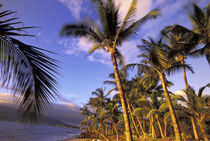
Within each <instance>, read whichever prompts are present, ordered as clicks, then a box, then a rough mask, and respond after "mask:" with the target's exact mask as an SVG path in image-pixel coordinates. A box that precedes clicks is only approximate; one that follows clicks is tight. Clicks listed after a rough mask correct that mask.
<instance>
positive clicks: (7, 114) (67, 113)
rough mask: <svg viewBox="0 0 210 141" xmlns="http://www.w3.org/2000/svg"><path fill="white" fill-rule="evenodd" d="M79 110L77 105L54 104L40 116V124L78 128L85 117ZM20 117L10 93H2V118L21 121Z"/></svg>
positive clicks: (0, 97)
mask: <svg viewBox="0 0 210 141" xmlns="http://www.w3.org/2000/svg"><path fill="white" fill-rule="evenodd" d="M79 112H80V111H79V107H77V106H72V105H71V106H68V105H64V104H54V105H53V108H52V110H48V111H47V112H45V113H44V114H43V115H42V117H41V118H39V120H38V124H45V125H52V126H62V127H72V128H76V127H78V126H79V123H80V121H81V120H82V119H83V116H82V115H80V113H79ZM20 119H21V116H20V114H19V113H18V112H17V105H16V104H15V103H14V102H12V100H11V97H10V95H9V94H0V120H4V121H20Z"/></svg>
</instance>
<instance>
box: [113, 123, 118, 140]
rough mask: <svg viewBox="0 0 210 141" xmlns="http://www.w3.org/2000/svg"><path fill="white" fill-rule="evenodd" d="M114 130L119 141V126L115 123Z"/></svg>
mask: <svg viewBox="0 0 210 141" xmlns="http://www.w3.org/2000/svg"><path fill="white" fill-rule="evenodd" d="M114 130H115V133H116V138H117V141H119V134H118V131H117V125H116V123H114Z"/></svg>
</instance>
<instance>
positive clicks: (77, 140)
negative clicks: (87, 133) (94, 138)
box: [65, 138, 90, 141]
mask: <svg viewBox="0 0 210 141" xmlns="http://www.w3.org/2000/svg"><path fill="white" fill-rule="evenodd" d="M65 141H90V139H80V138H74V139H67V140H65Z"/></svg>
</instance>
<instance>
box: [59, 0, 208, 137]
mask: <svg viewBox="0 0 210 141" xmlns="http://www.w3.org/2000/svg"><path fill="white" fill-rule="evenodd" d="M94 3H95V5H96V6H97V9H98V13H99V17H100V21H101V25H97V24H96V23H91V24H88V22H83V23H78V24H67V25H65V26H63V28H62V30H61V36H67V37H68V36H75V37H86V38H88V39H89V41H90V42H91V43H93V47H92V48H91V49H90V51H89V53H93V52H94V51H95V50H98V49H102V50H104V51H106V52H108V53H110V56H111V60H112V63H113V69H114V73H113V74H110V77H111V78H113V79H114V80H111V81H105V83H109V84H114V86H115V87H114V88H113V89H111V90H110V91H109V92H108V93H107V95H108V94H110V93H111V91H115V92H116V94H115V96H114V97H113V98H112V99H110V98H107V97H106V95H104V91H103V89H97V90H96V91H95V92H93V94H95V95H96V96H97V97H94V98H90V100H89V102H88V104H87V105H86V106H85V107H83V108H82V109H81V110H82V111H83V112H82V113H85V116H86V118H85V120H84V121H82V127H83V128H84V129H85V130H86V131H88V132H91V133H92V134H90V136H91V135H94V136H100V137H102V138H104V139H106V140H108V136H109V135H114V134H116V138H117V140H118V139H119V135H122V134H124V135H125V139H126V141H132V140H133V137H134V135H135V137H136V136H137V137H140V136H141V135H143V136H144V137H146V135H148V134H151V136H152V137H153V138H156V137H161V138H162V139H166V138H167V137H169V136H174V135H175V139H176V140H182V136H184V134H189V132H186V131H185V130H184V129H186V128H185V127H190V126H192V127H193V133H194V136H193V137H191V138H195V139H196V140H198V139H201V138H203V139H205V140H208V133H207V129H208V127H207V126H208V125H209V124H206V123H207V122H208V118H209V115H208V97H207V96H202V94H198V95H197V94H196V93H195V91H194V90H193V89H192V88H191V87H190V86H189V84H188V81H187V76H186V70H190V71H191V72H193V68H192V67H191V66H190V65H188V64H186V61H185V59H186V58H187V57H200V56H206V58H207V61H208V62H209V63H210V57H209V56H210V45H209V42H210V37H209V35H210V34H209V33H210V22H209V13H210V4H208V6H207V7H206V8H204V9H200V8H199V7H198V6H197V5H196V4H193V7H194V13H193V14H190V15H189V17H190V19H191V21H192V23H193V25H194V26H193V29H191V30H190V29H187V28H185V27H183V26H181V25H172V26H167V27H165V28H164V29H163V30H162V31H161V35H162V37H161V39H160V40H158V41H154V40H153V39H152V38H149V39H148V40H146V39H142V43H143V45H139V46H138V47H139V49H140V51H141V54H140V55H139V56H138V57H140V59H141V61H140V63H139V64H128V65H126V66H124V63H123V56H122V54H121V53H120V51H119V47H120V45H121V44H122V42H124V41H127V40H129V39H131V37H133V36H134V35H135V34H136V32H137V30H138V29H139V27H140V26H141V25H142V24H143V23H144V22H146V21H147V20H148V19H151V18H155V17H157V16H158V15H159V10H158V9H155V10H152V11H151V12H149V13H148V14H147V15H146V16H144V17H143V18H141V19H139V20H134V15H135V12H136V3H137V0H132V2H131V5H130V8H129V10H128V12H127V14H126V16H125V17H124V19H123V20H120V17H119V7H117V6H116V5H115V4H114V1H113V0H96V1H94ZM134 67H137V70H138V73H137V74H136V76H135V77H134V78H132V80H129V79H127V74H128V70H129V69H133V68H134ZM180 69H182V70H183V76H184V82H185V87H186V89H185V90H184V92H185V94H186V95H187V98H185V97H183V96H176V95H174V94H173V93H172V92H170V91H169V90H168V87H170V86H171V85H172V82H169V81H168V80H167V76H168V75H171V74H173V73H174V72H176V71H178V70H180ZM207 86H209V84H208V85H207ZM204 88H205V87H204ZM180 102H182V103H181V104H180ZM186 111H187V112H186ZM113 118H114V119H113ZM183 119H184V120H183ZM180 120H182V121H180ZM169 121H171V123H170V122H169ZM189 121H191V122H189ZM185 125H187V126H185ZM197 125H198V126H199V127H198V126H197ZM122 127H124V130H123V129H122ZM171 127H173V130H169V129H170V128H171ZM180 127H181V128H180ZM112 129H113V131H112ZM109 130H110V132H109ZM186 130H189V131H191V130H190V128H189V129H186ZM199 131H200V132H199ZM181 133H183V135H182V134H181ZM186 136H187V135H186ZM186 136H185V137H186Z"/></svg>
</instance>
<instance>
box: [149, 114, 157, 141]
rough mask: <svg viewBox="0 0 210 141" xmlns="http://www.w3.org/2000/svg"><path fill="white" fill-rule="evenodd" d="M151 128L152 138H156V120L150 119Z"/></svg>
mask: <svg viewBox="0 0 210 141" xmlns="http://www.w3.org/2000/svg"><path fill="white" fill-rule="evenodd" d="M150 127H151V132H152V138H153V139H154V138H156V137H157V135H156V131H155V127H154V120H153V118H151V119H150Z"/></svg>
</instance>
